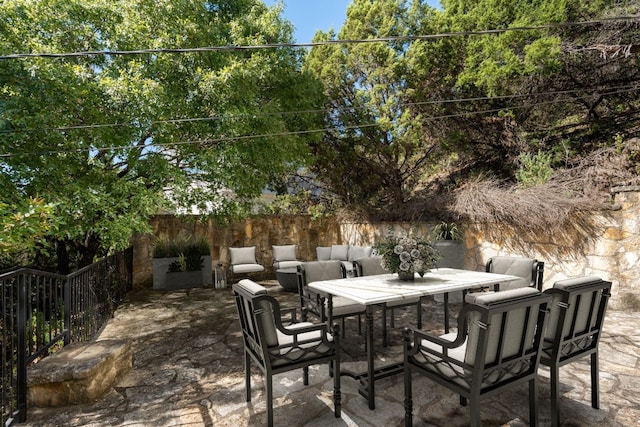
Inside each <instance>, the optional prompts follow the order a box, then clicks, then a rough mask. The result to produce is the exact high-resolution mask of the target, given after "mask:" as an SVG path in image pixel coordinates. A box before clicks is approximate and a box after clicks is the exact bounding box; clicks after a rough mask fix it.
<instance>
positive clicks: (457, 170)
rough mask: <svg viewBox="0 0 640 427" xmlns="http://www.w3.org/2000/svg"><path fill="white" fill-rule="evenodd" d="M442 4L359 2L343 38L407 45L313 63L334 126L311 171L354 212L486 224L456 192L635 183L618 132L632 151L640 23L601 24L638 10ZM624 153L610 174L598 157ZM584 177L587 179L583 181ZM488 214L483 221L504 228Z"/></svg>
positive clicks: (325, 51) (623, 5)
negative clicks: (489, 186)
mask: <svg viewBox="0 0 640 427" xmlns="http://www.w3.org/2000/svg"><path fill="white" fill-rule="evenodd" d="M441 3H442V6H443V9H442V10H435V9H432V8H430V7H429V6H428V5H426V2H425V1H420V0H413V1H409V0H373V1H364V0H362V1H359V0H355V1H354V2H353V3H352V4H351V6H350V7H349V9H348V13H347V21H346V22H345V25H344V27H343V28H342V30H341V31H340V33H339V34H338V35H337V38H338V39H356V38H364V39H366V38H376V37H384V36H409V37H408V38H406V39H403V40H402V41H397V40H395V41H391V42H375V43H364V44H357V45H351V44H343V45H339V46H338V45H331V46H318V47H314V48H313V49H312V51H311V53H310V54H309V56H308V58H307V61H306V63H305V66H306V67H307V69H309V70H310V71H312V72H313V73H314V74H315V75H316V76H318V78H320V79H321V80H322V81H323V82H324V84H325V93H326V95H327V98H328V105H329V109H328V113H327V114H326V118H325V121H326V122H327V125H328V127H329V128H331V129H332V131H331V132H329V133H328V134H327V135H325V137H324V139H323V141H322V142H321V143H317V144H314V146H313V149H314V153H315V154H316V171H317V172H318V176H319V177H322V178H323V179H324V180H326V182H327V183H328V186H329V187H330V188H331V189H333V190H334V191H335V193H336V194H338V195H339V197H340V198H341V199H342V200H343V202H344V203H345V204H347V205H348V206H349V208H351V209H353V207H354V205H355V206H356V207H359V208H361V211H364V212H366V213H368V214H370V215H371V216H373V217H377V218H385V219H397V218H402V219H407V220H410V219H412V218H415V217H416V216H417V215H424V214H425V213H427V212H428V213H430V214H436V215H440V216H441V217H443V218H446V217H447V216H457V217H460V216H464V217H467V218H471V217H473V219H474V220H478V217H477V215H473V212H469V211H466V212H465V210H464V208H463V206H465V204H464V203H457V202H456V192H457V189H461V188H465V186H466V188H469V186H467V185H466V184H467V183H470V184H474V183H477V180H478V179H482V177H487V180H488V181H487V182H489V183H491V182H500V183H501V184H500V185H501V187H502V188H514V189H517V188H518V186H519V185H520V184H519V181H518V180H521V181H522V182H521V183H522V184H523V185H525V186H531V185H545V184H546V182H548V181H554V184H552V185H547V186H546V187H545V188H547V189H553V191H561V192H564V193H565V194H571V195H572V197H574V198H575V197H577V198H581V197H582V198H592V199H593V200H603V199H605V198H606V196H607V194H608V193H607V192H606V190H607V188H605V187H604V186H603V185H602V184H603V183H604V182H606V181H607V180H609V181H610V182H609V185H612V184H613V185H615V184H617V182H612V181H613V180H616V181H620V180H622V181H625V180H632V179H637V160H638V159H637V158H635V157H637V156H635V155H634V154H633V153H634V150H631V149H630V150H626V149H619V148H615V146H616V145H620V144H619V143H616V141H618V140H619V138H621V139H622V141H624V142H623V143H622V145H635V144H630V143H627V141H629V138H630V137H632V136H633V135H635V134H636V133H637V130H638V119H639V118H640V116H639V115H638V107H639V106H640V105H639V104H638V102H637V90H638V89H637V87H636V83H637V81H638V77H640V76H638V72H639V71H640V70H639V69H638V66H637V58H636V53H637V51H638V50H639V49H638V47H637V46H635V47H634V45H636V44H637V40H638V29H639V27H640V25H639V24H638V23H637V20H633V19H628V20H621V19H615V20H607V18H611V17H620V16H629V15H636V14H637V13H638V9H639V8H638V6H637V4H636V2H631V1H625V2H619V1H615V0H597V1H585V0H535V1H534V0H517V1H503V0H443V1H442V2H441ZM585 22H589V23H588V24H587V23H585ZM496 30H497V31H496ZM436 34H438V35H443V36H441V37H435V38H427V39H419V38H418V39H411V36H424V35H436ZM316 37H317V39H318V40H325V39H333V38H336V35H335V34H332V33H323V32H319V33H317V35H316ZM609 147H610V148H612V150H606V151H603V152H601V151H599V150H601V149H602V148H609ZM605 153H606V154H605ZM616 153H617V155H618V156H619V157H620V159H619V160H616V161H612V162H611V165H615V166H616V169H615V170H612V169H611V168H609V169H607V168H604V169H602V168H600V169H598V166H597V165H599V164H601V162H600V161H599V160H598V159H601V158H603V156H606V157H607V158H609V159H610V160H611V155H614V154H616ZM589 159H591V160H589ZM587 163H589V164H590V165H591V166H590V167H589V168H586V167H585V165H586V164H587ZM576 174H586V176H589V177H590V178H591V179H590V181H591V182H592V184H590V185H578V183H583V184H584V180H583V179H579V178H577V177H576ZM505 183H507V184H508V185H505ZM472 187H474V188H476V187H477V186H475V184H474V185H472ZM562 188H564V189H565V190H564V191H563V190H561V189H562ZM603 190H604V191H603ZM588 191H595V192H596V193H597V194H587V192H588ZM468 195H469V194H468V193H465V195H464V196H465V200H468ZM562 199H563V198H562V197H560V198H554V200H556V201H558V202H559V203H560V202H562ZM578 205H579V203H572V204H571V208H572V209H573V208H575V206H578ZM589 205H590V206H591V205H592V204H589ZM466 206H467V207H471V206H473V203H471V204H469V203H467V204H466ZM564 209H565V207H559V209H558V211H564ZM485 211H486V212H490V211H491V209H486V210H485ZM493 212H494V214H495V215H494V216H493V217H491V218H484V220H492V221H495V220H496V219H498V220H499V219H500V218H498V217H499V214H498V213H496V212H497V211H495V210H494V211H493ZM548 212H549V213H550V215H551V216H553V212H554V211H553V210H548ZM496 215H497V216H496ZM562 217H566V216H562ZM513 218H515V216H511V217H509V218H507V220H511V219H513ZM523 220H524V221H526V219H523Z"/></svg>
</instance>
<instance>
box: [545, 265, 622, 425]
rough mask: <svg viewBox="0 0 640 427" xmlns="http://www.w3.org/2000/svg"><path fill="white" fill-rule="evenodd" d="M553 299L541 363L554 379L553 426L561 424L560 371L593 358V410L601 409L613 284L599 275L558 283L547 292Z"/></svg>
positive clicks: (552, 391)
mask: <svg viewBox="0 0 640 427" xmlns="http://www.w3.org/2000/svg"><path fill="white" fill-rule="evenodd" d="M544 293H545V294H548V295H549V296H551V297H552V300H551V312H550V315H549V323H548V326H547V331H546V333H545V336H544V342H543V344H542V356H541V359H540V363H541V364H542V365H545V366H548V367H549V370H550V378H551V423H552V425H553V426H554V427H557V426H559V425H560V380H559V377H560V368H561V367H562V366H564V365H567V364H569V363H572V362H575V361H576V360H578V359H581V358H583V357H587V356H590V364H591V407H592V408H594V409H598V408H599V406H600V403H599V400H600V396H599V380H598V377H599V373H598V371H599V369H598V343H599V342H600V336H601V335H602V334H601V333H602V324H603V323H604V315H605V312H606V309H607V303H608V301H609V297H610V296H611V282H607V281H604V280H602V279H600V278H599V277H596V276H587V277H579V278H573V279H567V280H560V281H558V282H556V283H555V284H554V285H553V287H552V288H550V289H547V290H545V291H544Z"/></svg>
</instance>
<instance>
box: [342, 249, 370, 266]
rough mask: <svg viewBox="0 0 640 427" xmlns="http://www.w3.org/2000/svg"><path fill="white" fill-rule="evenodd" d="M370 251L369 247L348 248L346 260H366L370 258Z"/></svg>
mask: <svg viewBox="0 0 640 427" xmlns="http://www.w3.org/2000/svg"><path fill="white" fill-rule="evenodd" d="M371 251H373V248H372V247H371V246H349V251H348V252H347V260H349V261H352V262H353V261H355V260H357V259H360V258H366V257H369V256H371Z"/></svg>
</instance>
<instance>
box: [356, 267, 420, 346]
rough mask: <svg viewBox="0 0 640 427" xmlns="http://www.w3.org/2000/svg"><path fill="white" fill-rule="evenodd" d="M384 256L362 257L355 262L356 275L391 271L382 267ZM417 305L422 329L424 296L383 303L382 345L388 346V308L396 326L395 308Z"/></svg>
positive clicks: (392, 321) (391, 323) (371, 274)
mask: <svg viewBox="0 0 640 427" xmlns="http://www.w3.org/2000/svg"><path fill="white" fill-rule="evenodd" d="M381 262H382V257H380V256H372V257H367V258H360V259H357V260H355V261H354V262H353V270H354V271H355V273H356V276H374V275H376V274H388V273H389V271H388V270H385V269H384V268H383V267H382V263H381ZM410 306H415V307H416V311H417V317H418V324H417V326H418V329H422V298H420V297H416V298H408V299H403V300H400V301H395V302H388V303H385V304H382V345H383V346H385V347H386V346H387V309H390V310H389V311H390V312H391V319H390V322H389V324H390V325H391V327H392V328H393V327H395V322H394V317H395V316H394V312H393V309H394V308H400V307H410Z"/></svg>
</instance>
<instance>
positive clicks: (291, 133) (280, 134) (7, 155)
mask: <svg viewBox="0 0 640 427" xmlns="http://www.w3.org/2000/svg"><path fill="white" fill-rule="evenodd" d="M634 90H638V88H629V89H626V90H617V91H613V92H609V93H602V94H600V95H601V96H608V95H616V94H620V93H626V92H632V91H634ZM560 102H566V101H565V100H564V99H557V100H550V101H544V102H538V103H536V104H532V105H520V106H503V107H501V108H493V109H486V110H476V111H468V112H461V113H452V114H444V115H439V116H429V117H424V118H423V119H422V121H423V122H428V121H435V120H442V119H449V118H456V117H466V116H472V115H476V114H489V113H497V112H500V111H504V110H507V109H521V108H531V107H533V106H540V105H551V104H557V103H560ZM378 126H380V124H379V123H368V124H361V125H350V126H340V127H331V128H322V129H309V130H300V131H286V132H277V133H268V134H260V135H241V136H235V137H223V138H217V139H200V140H190V141H178V142H167V143H151V144H147V145H145V146H144V147H139V146H110V147H91V148H76V149H68V150H49V151H42V152H38V153H33V152H30V153H5V154H0V158H10V157H17V156H22V155H42V156H46V155H55V154H65V153H80V152H92V151H95V152H101V151H113V150H131V149H135V150H139V149H150V148H152V147H159V148H165V149H170V148H171V147H176V146H180V145H193V144H207V145H214V144H220V143H225V142H237V141H246V140H251V139H259V138H273V137H284V136H295V135H305V134H312V133H320V132H322V133H324V132H335V131H339V132H344V131H346V130H355V129H365V128H371V127H378Z"/></svg>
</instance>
